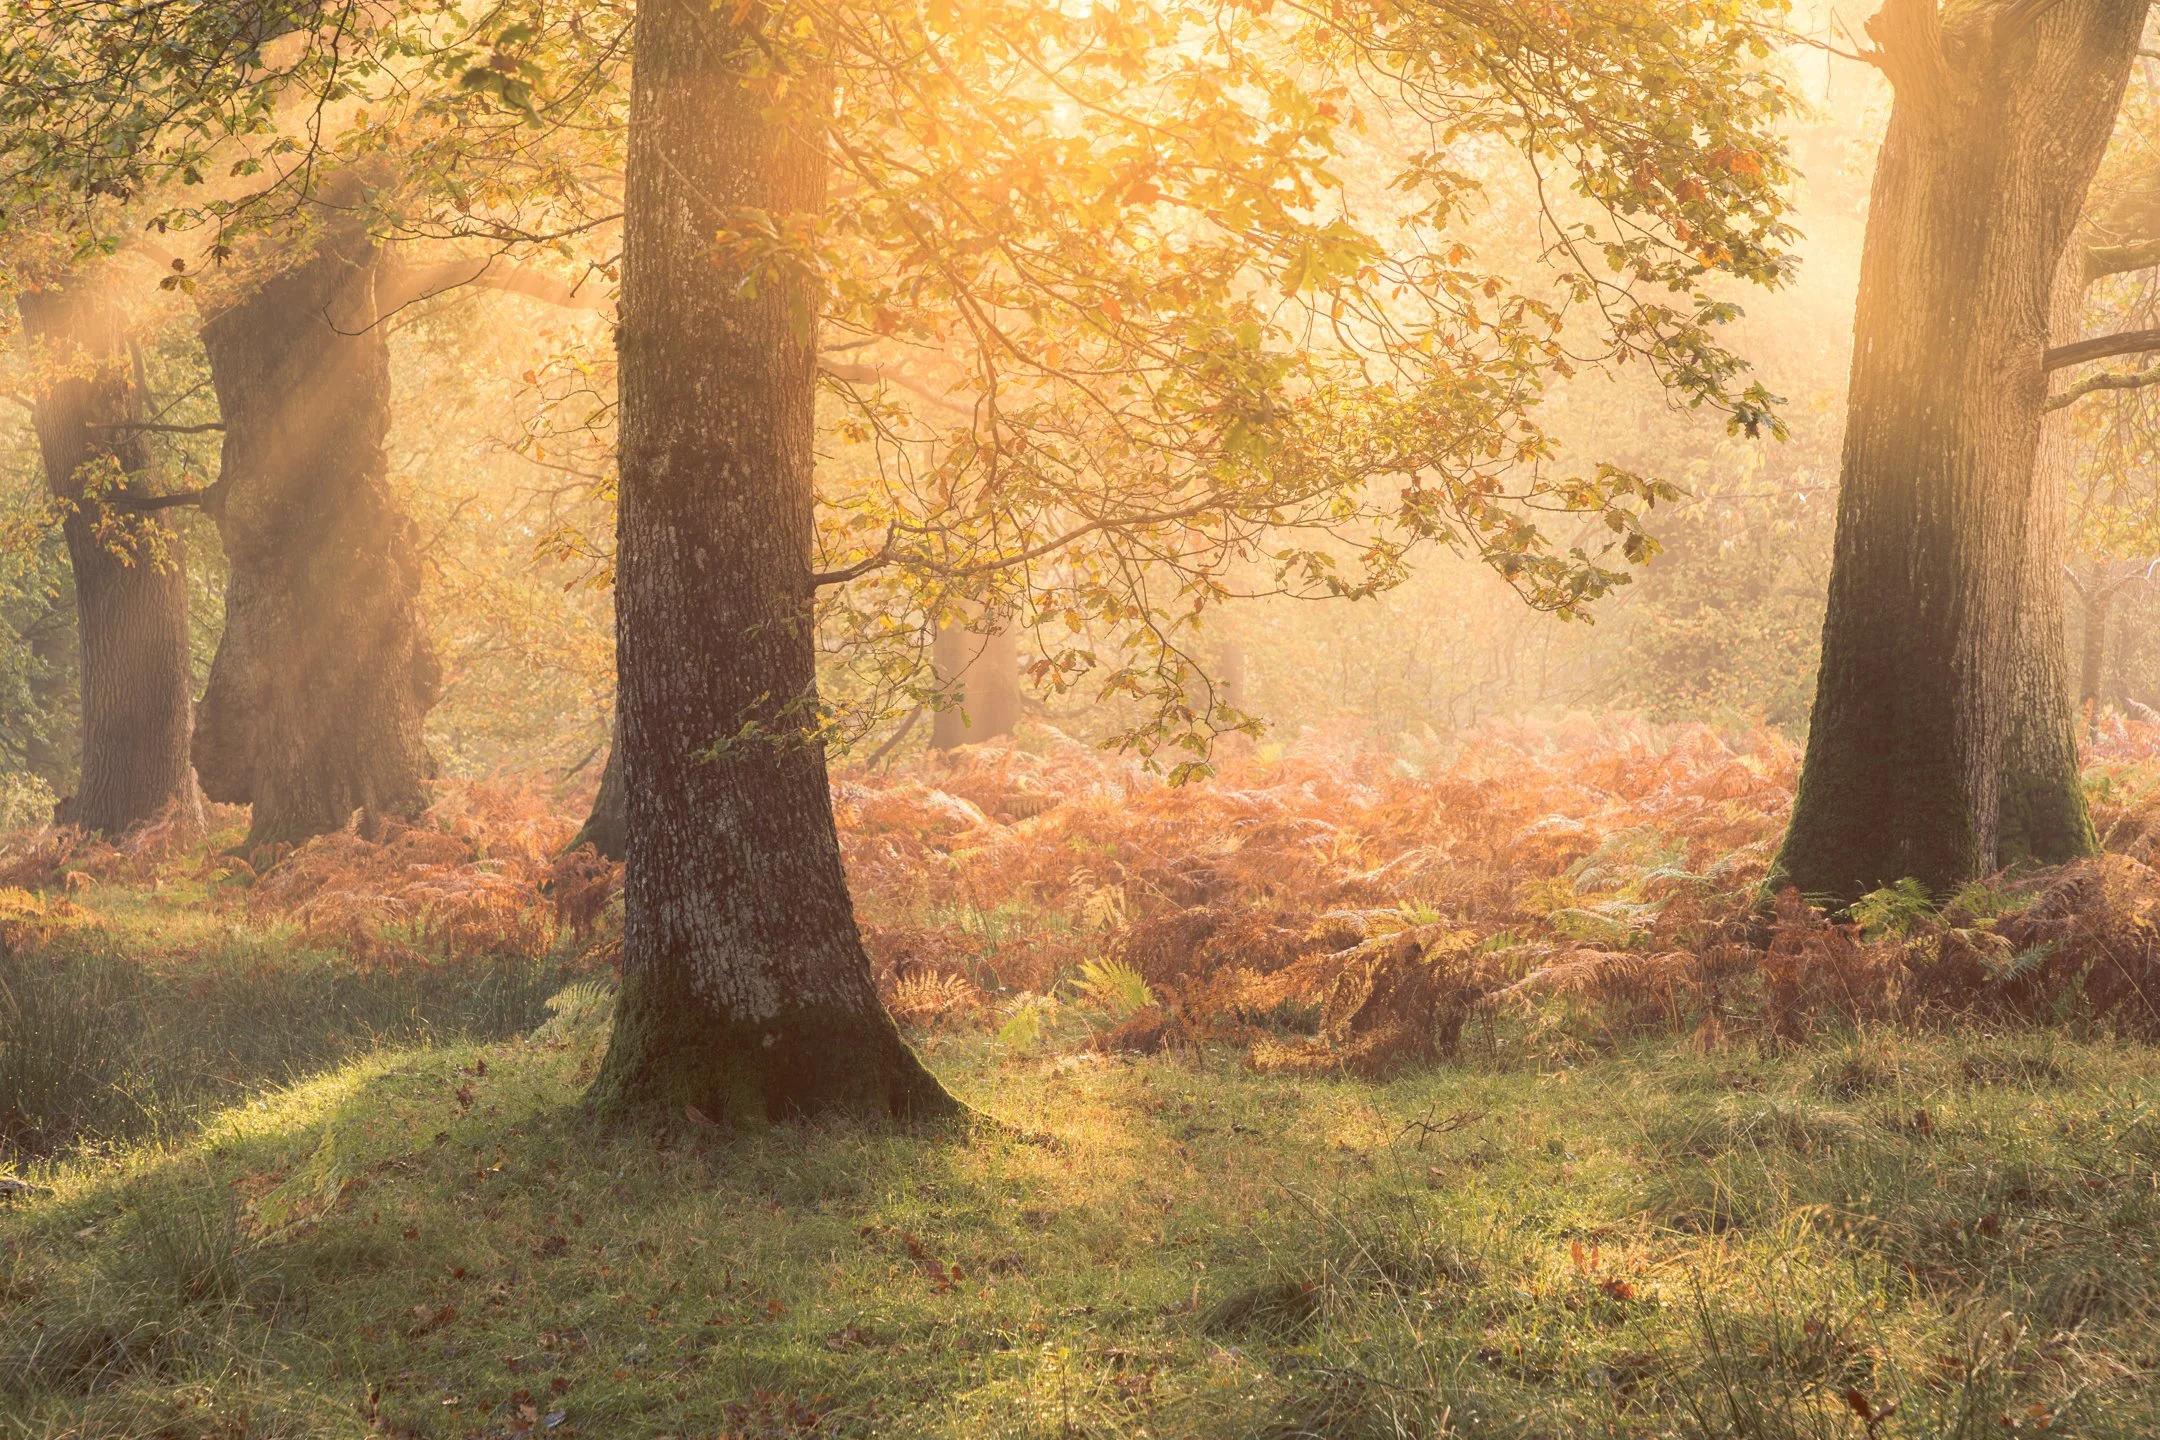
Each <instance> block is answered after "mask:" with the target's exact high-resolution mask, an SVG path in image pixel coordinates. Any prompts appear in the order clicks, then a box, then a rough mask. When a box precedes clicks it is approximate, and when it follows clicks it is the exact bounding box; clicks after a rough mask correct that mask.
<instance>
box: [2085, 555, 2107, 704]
mask: <svg viewBox="0 0 2160 1440" xmlns="http://www.w3.org/2000/svg"><path fill="white" fill-rule="evenodd" d="M2114 609H2115V591H2114V590H2113V589H2112V588H2111V587H2109V586H2105V585H2101V584H2100V583H2099V582H2098V581H2097V580H2095V582H2094V584H2093V587H2092V588H2091V589H2090V590H2087V591H2086V592H2085V595H2084V604H2083V605H2081V606H2080V607H2079V611H2080V615H2079V626H2080V633H2079V637H2078V639H2079V643H2078V703H2079V704H2080V705H2094V704H2097V703H2099V700H2100V682H2101V680H2102V679H2103V678H2104V672H2105V671H2106V669H2107V639H2108V617H2109V615H2110V613H2111V612H2113V610H2114Z"/></svg>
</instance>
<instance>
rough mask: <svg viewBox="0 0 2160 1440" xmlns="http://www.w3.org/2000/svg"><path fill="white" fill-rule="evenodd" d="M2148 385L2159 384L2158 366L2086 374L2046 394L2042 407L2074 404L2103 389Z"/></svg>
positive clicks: (2053, 408) (2060, 406)
mask: <svg viewBox="0 0 2160 1440" xmlns="http://www.w3.org/2000/svg"><path fill="white" fill-rule="evenodd" d="M2150 385H2160V367H2156V368H2154V369H2151V370H2127V371H2117V372H2114V373H2110V374H2106V375H2088V376H2086V377H2085V378H2084V379H2083V380H2080V381H2078V383H2077V384H2075V385H2072V386H2071V387H2070V388H2069V389H2067V390H2065V391H2063V392H2062V393H2061V394H2059V395H2050V396H2048V399H2047V404H2046V406H2045V407H2043V408H2045V409H2048V410H2060V409H2062V408H2063V407H2064V406H2065V405H2074V404H2076V403H2077V402H2078V401H2080V400H2082V399H2084V398H2085V397H2086V396H2087V395H2097V394H2099V393H2100V392H2101V391H2103V390H2143V389H2145V388H2146V387H2147V386H2150Z"/></svg>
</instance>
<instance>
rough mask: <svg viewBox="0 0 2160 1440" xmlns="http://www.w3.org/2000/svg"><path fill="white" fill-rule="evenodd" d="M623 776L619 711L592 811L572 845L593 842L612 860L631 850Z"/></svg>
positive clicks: (609, 735)
mask: <svg viewBox="0 0 2160 1440" xmlns="http://www.w3.org/2000/svg"><path fill="white" fill-rule="evenodd" d="M626 799H627V797H626V796H625V794H624V791H623V778H622V719H621V716H620V713H619V712H618V714H617V717H616V719H615V720H614V722H613V723H611V724H610V725H609V727H608V752H607V762H606V763H605V764H603V765H602V766H601V767H600V793H599V794H597V795H595V796H593V803H592V813H591V814H589V815H587V816H586V817H585V823H584V824H583V825H580V826H579V827H578V832H577V834H576V835H575V836H573V837H571V840H570V848H571V849H572V850H575V849H577V848H578V847H579V846H581V845H590V846H592V847H593V849H594V850H595V851H597V852H598V853H600V854H601V855H603V856H605V857H606V858H608V859H610V860H621V859H622V858H623V857H624V856H625V855H626V854H628V853H629V840H628V836H627V833H626V831H627V829H628V826H629V810H628V807H627V804H626Z"/></svg>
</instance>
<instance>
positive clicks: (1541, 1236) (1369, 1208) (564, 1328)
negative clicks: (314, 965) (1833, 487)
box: [0, 1027, 2160, 1440]
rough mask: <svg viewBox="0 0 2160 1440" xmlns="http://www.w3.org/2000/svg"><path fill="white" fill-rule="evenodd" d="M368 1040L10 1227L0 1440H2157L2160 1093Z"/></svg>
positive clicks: (1881, 1080)
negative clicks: (804, 1072) (625, 1056)
mask: <svg viewBox="0 0 2160 1440" xmlns="http://www.w3.org/2000/svg"><path fill="white" fill-rule="evenodd" d="M600 1043H601V1040H600V1032H599V1031H598V1030H596V1029H585V1030H582V1031H580V1030H579V1029H577V1028H575V1027H568V1029H567V1033H565V1034H563V1035H562V1036H561V1037H560V1038H550V1039H543V1040H540V1041H510V1042H504V1043H499V1044H493V1045H477V1044H473V1045H453V1046H446V1047H442V1048H436V1049H426V1050H407V1051H388V1052H383V1053H380V1054H377V1055H374V1056H371V1057H369V1058H366V1059H364V1060H360V1061H357V1062H354V1063H351V1064H349V1065H347V1066H345V1067H343V1068H341V1069H339V1070H338V1071H336V1072H335V1073H333V1074H330V1075H328V1076H325V1077H322V1078H319V1079H316V1080H313V1081H310V1082H307V1083H304V1084H302V1085H299V1086H297V1087H294V1088H292V1089H289V1090H285V1091H281V1092H278V1093H275V1094H269V1095H264V1096H262V1097H261V1098H259V1099H257V1100H256V1101H254V1102H252V1103H250V1104H247V1105H244V1106H241V1107H239V1108H237V1109H234V1110H231V1111H228V1112H226V1113H225V1114H223V1115H222V1116H220V1117H218V1118H217V1119H216V1120H214V1121H212V1122H211V1123H210V1124H209V1125H208V1126H207V1127H205V1128H204V1129H202V1130H201V1131H200V1132H199V1133H198V1134H196V1135H195V1136H194V1137H193V1138H192V1139H190V1140H189V1141H187V1142H186V1143H184V1144H180V1145H175V1146H171V1147H167V1148H158V1149H144V1150H140V1151H135V1152H131V1153H129V1154H126V1155H124V1156H122V1157H119V1158H118V1160H117V1161H115V1162H108V1163H105V1164H101V1165H95V1166H77V1167H63V1168H61V1169H59V1170H57V1171H55V1172H52V1173H50V1174H48V1175H46V1176H44V1177H42V1178H43V1180H44V1183H46V1184H47V1185H48V1186H49V1187H50V1188H51V1190H52V1191H53V1192H54V1193H51V1194H49V1195H45V1196H41V1197H37V1198H34V1199H32V1200H31V1201H29V1202H28V1203H27V1204H17V1205H16V1206H14V1207H13V1209H12V1211H11V1213H9V1214H7V1215H6V1216H4V1217H0V1367H4V1368H0V1433H5V1434H11V1435H25V1436H29V1435H35V1436H62V1435H68V1436H77V1435H79V1436H121V1435H126V1436H205V1437H208V1436H295V1437H301V1436H306V1437H316V1436H337V1435H351V1436H362V1435H388V1436H478V1435H489V1436H495V1435H518V1434H528V1433H529V1434H534V1435H545V1434H555V1435H564V1436H568V1435H585V1436H661V1435H671V1436H683V1437H692V1436H695V1437H713V1436H731V1437H733V1436H742V1437H750V1436H758V1437H782V1436H787V1437H797V1436H811V1435H817V1436H827V1435H830V1436H844V1435H871V1434H877V1435H892V1436H956V1437H957V1436H966V1437H980V1436H1015V1437H1017V1436H1069V1435H1120V1436H1139V1435H1156V1436H1188V1435H1189V1436H1224V1437H1228V1436H1279V1437H1285V1440H1288V1437H1294V1436H1342V1437H1350V1436H1436V1435H1442V1434H1451V1433H1459V1434H1466V1435H1539V1436H1580V1435H1592V1434H1616V1435H1668V1434H1671V1435H1701V1436H1713V1435H1716V1436H1728V1435H1729V1436H1743V1437H1757V1436H1761V1437H1770V1436H1780V1437H1782V1436H1795V1437H1797V1436H1832V1435H1850V1436H1855V1437H1863V1436H1875V1435H1881V1436H1915V1437H1920V1436H1926V1437H1945V1436H1975V1437H1977V1436H1999V1435H2010V1434H2026V1433H2040V1432H2047V1433H2053V1434H2069V1435H2087V1436H2103V1435H2104V1436H2125V1437H2129V1436H2150V1435H2153V1434H2155V1433H2160V1385H2156V1384H2155V1383H2154V1368H2155V1365H2156V1363H2160V1328H2156V1318H2160V1054H2156V1053H2155V1052H2154V1051H2153V1050H2151V1049H2149V1048H2146V1047H2142V1046H2130V1045H2116V1044H2104V1043H2099V1044H2096V1043H2079V1042H2074V1041H2071V1040H2068V1039H2065V1038H2062V1037H2060V1036H2058V1035H2055V1034H2052V1033H2047V1032H2040V1033H2021V1034H2016V1035H1996V1036H1987V1037H1975V1036H1966V1037H1955V1038H1940V1039H1917V1038H1914V1037H1910V1036H1904V1035H1897V1034H1892V1033H1888V1032H1876V1033H1867V1034H1857V1035H1853V1036H1850V1037H1847V1038H1844V1039H1840V1040H1835V1041H1829V1042H1824V1043H1820V1044H1817V1045H1814V1046H1810V1047H1808V1048H1806V1049H1802V1050H1796V1051H1793V1052H1790V1053H1787V1054H1784V1055H1782V1056H1779V1057H1777V1058H1766V1057H1764V1056H1762V1055H1759V1054H1754V1053H1748V1052H1747V1051H1745V1050H1742V1051H1736V1052H1734V1053H1728V1054H1721V1055H1710V1056H1704V1055H1700V1054H1696V1053H1692V1052H1690V1051H1688V1050H1685V1049H1681V1048H1677V1047H1674V1046H1672V1045H1670V1044H1644V1045H1637V1046H1631V1047H1626V1048H1624V1049H1623V1050H1621V1051H1619V1052H1617V1053H1614V1054H1612V1055H1609V1056H1606V1057H1604V1058H1601V1059H1598V1060H1595V1061H1592V1062H1589V1063H1585V1064H1581V1065H1576V1066H1571V1067H1569V1068H1566V1069H1562V1070H1556V1071H1548V1072H1544V1073H1540V1072H1539V1071H1537V1070H1535V1069H1530V1068H1507V1069H1488V1068H1484V1067H1481V1066H1479V1065H1477V1064H1458V1065H1454V1066H1450V1067H1446V1068H1444V1069H1441V1070H1438V1071H1428V1072H1425V1073H1421V1074H1418V1075H1414V1076H1410V1077H1406V1078H1402V1079H1399V1080H1396V1081H1393V1082H1390V1083H1386V1084H1382V1085H1377V1086H1375V1085H1369V1084H1366V1083H1364V1082H1360V1081H1356V1080H1351V1079H1347V1078H1311V1077H1305V1078H1297V1079H1292V1078H1287V1077H1281V1076H1267V1075H1257V1074H1254V1073H1253V1072H1252V1071H1251V1070H1250V1068H1249V1067H1247V1066H1246V1065H1244V1064H1242V1063H1240V1062H1238V1061H1237V1060H1236V1059H1235V1058H1231V1057H1208V1056H1201V1057H1192V1056H1186V1057H1179V1058H1161V1057H1158V1058H1145V1059H1139V1058H1131V1057H1102V1056H1098V1055H1095V1054H1092V1053H1084V1054H1080V1055H1070V1056H1063V1057H1052V1058H1037V1059H1026V1058H1019V1057H1014V1056H1012V1055H1010V1054H1009V1053H1001V1052H1000V1050H999V1047H997V1046H996V1045H995V1044H994V1043H990V1042H985V1041H983V1040H981V1039H979V1038H959V1039H950V1040H941V1041H934V1042H933V1043H932V1045H931V1047H930V1059H931V1062H932V1063H933V1065H934V1066H935V1067H936V1068H937V1069H938V1071H939V1072H940V1073H941V1074H942V1075H943V1076H944V1077H945V1078H946V1080H947V1082H948V1083H949V1084H951V1085H952V1086H953V1087H954V1088H955V1089H956V1090H958V1091H959V1092H960V1093H961V1094H962V1095H963V1096H965V1098H966V1099H967V1100H969V1101H970V1102H971V1103H972V1104H973V1105H974V1106H975V1107H977V1109H979V1110H980V1111H981V1112H982V1113H983V1114H985V1115H988V1116H994V1117H996V1118H997V1120H998V1121H1000V1122H1002V1127H1003V1128H995V1127H989V1126H984V1127H980V1128H977V1129H976V1130H974V1131H973V1132H961V1133H945V1134H931V1135H909V1134H894V1133H890V1132H886V1131H879V1130H867V1129H862V1128H857V1127H853V1126H846V1125H830V1126H808V1127H794V1126H784V1127H778V1128H774V1129H770V1130H766V1131H762V1132H756V1133H733V1134H730V1133H722V1132H719V1131H707V1130H702V1129H698V1128H695V1127H692V1128H690V1129H688V1130H681V1131H676V1132H674V1133H671V1134H664V1135H663V1134H614V1135H608V1134H601V1133H596V1132H595V1131H594V1130H593V1129H591V1128H590V1127H589V1126H588V1124H587V1123H586V1121H585V1120H584V1119H583V1117H582V1112H581V1111H580V1109H579V1107H578V1105H577V1100H578V1095H579V1091H580V1087H581V1084H582V1082H583V1081H584V1079H585V1078H586V1077H588V1076H589V1075H590V1073H591V1071H592V1068H593V1066H594V1064H595V1062H596V1058H597V1054H598V1048H599V1045H600Z"/></svg>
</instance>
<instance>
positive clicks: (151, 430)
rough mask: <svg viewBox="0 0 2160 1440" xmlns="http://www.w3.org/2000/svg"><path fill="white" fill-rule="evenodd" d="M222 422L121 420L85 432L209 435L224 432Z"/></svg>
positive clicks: (85, 427) (87, 427) (93, 426)
mask: <svg viewBox="0 0 2160 1440" xmlns="http://www.w3.org/2000/svg"><path fill="white" fill-rule="evenodd" d="M224 428H225V422H224V421H222V420H207V421H205V422H203V423H202V424H200V425H165V424H161V423H159V422H158V421H155V420H120V421H116V422H114V423H113V424H111V425H85V426H83V429H85V430H99V431H107V432H110V431H115V430H125V431H127V432H128V433H129V434H133V435H144V434H149V435H208V434H209V433H210V432H212V431H213V430H223V429H224Z"/></svg>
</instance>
